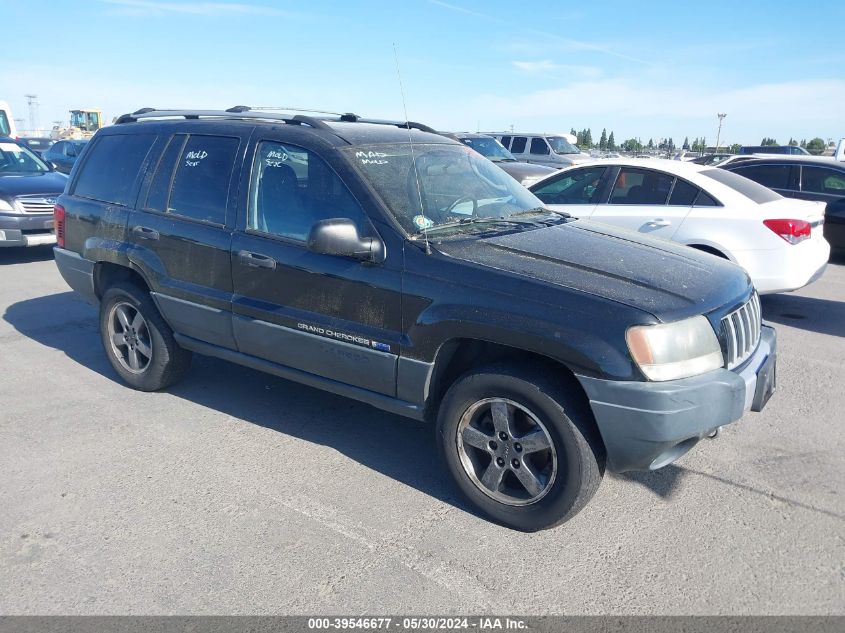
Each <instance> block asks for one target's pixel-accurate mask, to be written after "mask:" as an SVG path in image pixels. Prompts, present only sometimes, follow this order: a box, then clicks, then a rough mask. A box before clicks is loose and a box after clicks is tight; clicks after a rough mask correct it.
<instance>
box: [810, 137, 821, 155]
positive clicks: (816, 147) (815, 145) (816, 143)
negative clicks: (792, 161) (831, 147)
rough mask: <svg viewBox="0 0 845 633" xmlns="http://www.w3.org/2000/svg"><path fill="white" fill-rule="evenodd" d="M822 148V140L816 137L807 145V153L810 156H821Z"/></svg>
mask: <svg viewBox="0 0 845 633" xmlns="http://www.w3.org/2000/svg"><path fill="white" fill-rule="evenodd" d="M824 148H825V142H824V139H820V138H819V137H816V138H814V139H812V140H811V141H810V142H809V143H807V151H808V152H810V153H811V154H816V155H818V154H821V153H822V152H823V151H824Z"/></svg>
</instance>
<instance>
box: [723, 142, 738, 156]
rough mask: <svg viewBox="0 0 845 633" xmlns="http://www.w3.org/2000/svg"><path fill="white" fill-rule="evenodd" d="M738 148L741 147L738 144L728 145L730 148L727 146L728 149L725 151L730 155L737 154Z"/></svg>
mask: <svg viewBox="0 0 845 633" xmlns="http://www.w3.org/2000/svg"><path fill="white" fill-rule="evenodd" d="M740 147H742V145H740V144H739V143H734V144H733V145H730V146H729V147H727V148H726V149H727V150H728V151H729V152H730V153H731V154H739V148H740Z"/></svg>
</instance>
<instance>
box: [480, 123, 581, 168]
mask: <svg viewBox="0 0 845 633" xmlns="http://www.w3.org/2000/svg"><path fill="white" fill-rule="evenodd" d="M489 134H490V136H493V137H495V138H496V140H497V141H499V142H500V143H501V144H502V145H504V146H505V149H508V150H510V153H511V154H513V155H514V158H516V159H517V160H521V161H523V162H526V163H536V164H538V165H548V166H549V167H557V168H563V167H569V166H571V165H576V164H578V163H583V162H586V161H588V160H590V155H589V154H582V153H581V150H580V149H578V148H577V147H576V146H575V145H573V144H572V143H571V142H570V141H569V138H571V136H572V135H571V134H524V133H520V132H490V133H489Z"/></svg>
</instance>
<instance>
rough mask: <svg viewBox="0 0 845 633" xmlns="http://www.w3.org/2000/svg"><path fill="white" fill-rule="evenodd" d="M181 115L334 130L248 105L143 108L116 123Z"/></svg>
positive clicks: (306, 118) (298, 116)
mask: <svg viewBox="0 0 845 633" xmlns="http://www.w3.org/2000/svg"><path fill="white" fill-rule="evenodd" d="M177 117H181V118H184V119H199V118H210V119H254V120H263V121H283V122H285V123H288V124H292V125H302V124H305V125H308V126H309V127H312V128H314V129H318V130H329V131H332V129H331V127H329V126H328V125H327V124H326V123H325V121H321V120H320V119H315V118H314V117H310V116H304V115H302V114H296V115H294V116H290V115H284V114H277V113H273V112H254V111H253V108H250V107H248V106H234V107H232V108H229V109H228V110H158V109H156V108H141V109H140V110H136V111H135V112H133V113H132V114H124V115H121V116H120V117H118V119H117V120H116V121H115V125H117V124H119V123H134V122H135V121H141V120H144V119H169V118H177Z"/></svg>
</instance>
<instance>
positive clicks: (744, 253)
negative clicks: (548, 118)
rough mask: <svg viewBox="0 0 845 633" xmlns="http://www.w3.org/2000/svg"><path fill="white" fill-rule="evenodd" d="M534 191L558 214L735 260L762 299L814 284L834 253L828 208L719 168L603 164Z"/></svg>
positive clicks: (554, 178) (567, 172) (554, 177)
mask: <svg viewBox="0 0 845 633" xmlns="http://www.w3.org/2000/svg"><path fill="white" fill-rule="evenodd" d="M530 189H531V191H532V192H534V193H535V194H536V195H537V197H538V198H540V200H542V201H543V202H544V203H546V204H547V205H549V206H550V207H551V208H553V209H558V210H561V211H563V210H565V211H567V212H569V213H571V214H572V215H574V216H576V217H579V218H590V219H592V220H597V221H599V222H606V223H608V224H614V225H616V226H621V227H624V228H627V229H630V230H633V231H638V232H639V233H643V234H648V235H652V236H654V237H661V238H664V239H669V240H673V241H675V242H679V243H681V244H685V245H687V246H692V247H693V248H697V249H699V250H702V251H706V252H708V253H712V254H714V255H718V256H720V257H724V258H726V259H729V260H731V261H732V262H735V263H737V264H739V265H740V266H742V267H743V268H745V269H746V270H747V271H748V274H749V275H750V276H751V279H752V281H753V282H754V285H755V287H756V288H757V291H758V292H759V293H760V294H768V293H774V292H786V291H790V290H797V289H798V288H801V287H803V286H806V285H807V284H809V283H811V282H812V281H814V280H815V279H817V278H818V277H819V276H820V275H821V274H822V272H823V271H824V268H825V266H826V264H827V260H828V256H829V254H830V246H829V245H828V243H827V241H826V240H825V239H824V237H823V236H822V230H823V229H822V223H823V220H824V213H823V209H822V207H821V205H819V204H817V203H810V202H796V201H794V200H787V199H784V198H783V197H782V196H780V195H779V194H777V193H775V192H774V191H771V190H769V189H767V188H765V187H763V186H761V185H759V184H757V183H756V182H753V181H751V180H748V179H747V178H741V177H738V176H736V175H735V174H733V173H732V172H729V171H724V170H722V169H719V168H715V167H705V166H701V165H695V164H693V163H689V162H682V161H660V162H659V163H657V162H656V161H648V162H645V161H639V160H637V159H627V160H613V161H601V162H594V163H591V164H589V165H582V166H579V167H577V168H570V169H566V170H563V171H561V172H558V173H557V174H554V175H552V176H549V177H547V178H545V179H543V180H541V181H538V182H537V183H535V184H534V185H532V186H531V187H530Z"/></svg>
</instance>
